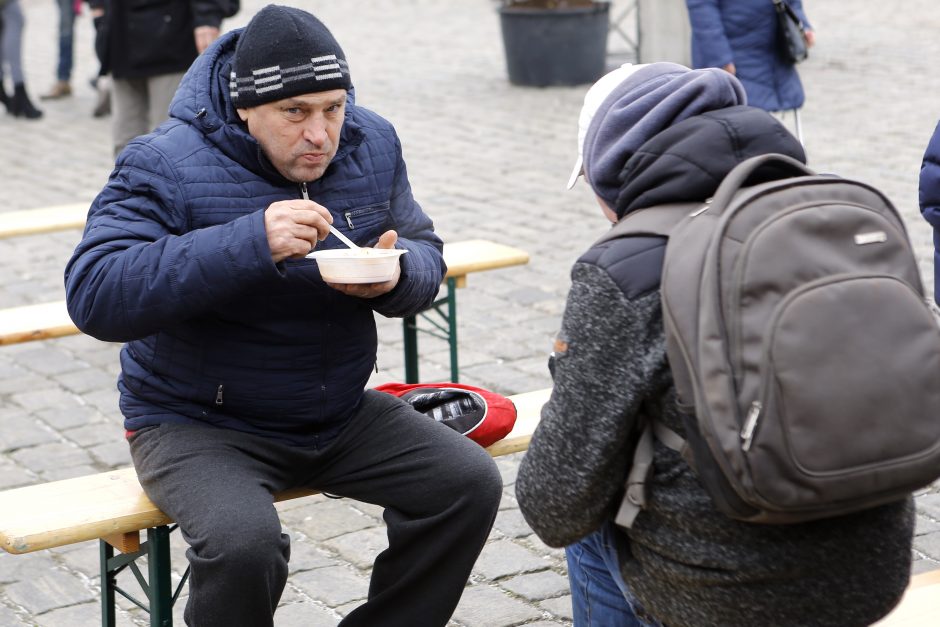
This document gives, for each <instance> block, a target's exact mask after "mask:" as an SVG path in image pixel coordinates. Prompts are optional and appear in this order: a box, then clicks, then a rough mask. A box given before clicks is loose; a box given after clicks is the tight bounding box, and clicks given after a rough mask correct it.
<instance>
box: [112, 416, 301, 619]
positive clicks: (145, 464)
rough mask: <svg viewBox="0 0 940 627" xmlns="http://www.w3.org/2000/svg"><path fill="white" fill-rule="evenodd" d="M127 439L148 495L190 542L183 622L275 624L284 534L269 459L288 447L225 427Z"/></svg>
mask: <svg viewBox="0 0 940 627" xmlns="http://www.w3.org/2000/svg"><path fill="white" fill-rule="evenodd" d="M130 444H131V455H132V457H133V459H134V465H135V466H136V468H137V473H138V476H139V478H140V483H141V485H142V486H143V488H144V490H145V491H146V493H147V496H149V497H150V499H151V500H152V501H153V502H154V503H155V504H156V505H157V506H158V507H160V509H162V510H163V511H164V512H165V513H166V514H167V515H169V516H171V517H172V518H173V519H174V520H176V521H177V522H178V523H179V526H180V531H181V532H182V534H183V538H184V539H185V540H186V542H187V543H189V545H190V548H189V549H188V550H187V552H186V556H187V558H188V559H189V562H190V565H191V568H192V570H191V571H190V583H189V585H190V593H189V600H188V602H187V604H186V610H185V614H184V616H185V620H186V623H187V624H188V625H195V626H197V627H210V626H216V625H217V626H219V627H223V626H224V627H232V626H233V625H251V626H252V627H264V626H265V625H273V624H274V622H273V615H274V610H275V608H276V607H277V604H278V601H279V600H280V597H281V592H282V591H283V590H284V586H285V584H286V582H287V561H288V559H289V557H290V538H289V537H288V536H287V535H286V534H284V533H282V532H281V523H280V520H279V519H278V516H277V511H276V510H275V509H274V505H273V503H272V497H271V493H272V491H273V490H279V489H281V487H280V486H279V485H278V484H277V481H278V480H277V479H276V475H277V472H276V470H275V466H274V465H271V464H269V463H268V461H269V460H268V458H274V457H275V456H276V455H278V454H279V451H280V450H281V449H285V448H287V447H286V446H284V445H280V444H278V443H276V442H273V441H269V440H266V439H265V438H261V437H258V436H251V435H247V434H244V433H239V432H237V431H232V430H229V429H217V428H213V427H202V426H191V425H174V424H164V425H161V426H159V427H151V428H145V429H142V430H141V431H139V432H137V433H136V434H134V435H133V436H131V439H130ZM269 444H270V447H269V446H268V445H269Z"/></svg>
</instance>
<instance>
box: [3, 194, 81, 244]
mask: <svg viewBox="0 0 940 627" xmlns="http://www.w3.org/2000/svg"><path fill="white" fill-rule="evenodd" d="M90 206H91V203H90V202H79V203H71V204H68V205H56V206H54V207H42V208H38V209H23V210H21V211H5V212H2V213H0V238H4V237H15V236H18V235H37V234H39V233H50V232H52V231H66V230H68V229H81V228H84V227H85V220H86V219H87V217H88V208H89V207H90Z"/></svg>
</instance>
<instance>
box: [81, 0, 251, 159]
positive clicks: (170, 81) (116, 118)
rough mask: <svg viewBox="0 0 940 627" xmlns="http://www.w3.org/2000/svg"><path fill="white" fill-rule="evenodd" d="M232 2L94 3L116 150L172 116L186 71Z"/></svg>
mask: <svg viewBox="0 0 940 627" xmlns="http://www.w3.org/2000/svg"><path fill="white" fill-rule="evenodd" d="M232 7H233V3H232V1H231V0H200V1H199V2H189V1H188V0H155V1H154V2H149V3H128V2H111V1H109V0H105V1H104V2H103V4H97V3H96V4H95V5H93V8H98V9H101V21H100V22H99V25H98V27H97V29H98V30H97V35H96V51H97V53H98V56H99V58H106V59H107V60H108V65H107V69H108V70H110V75H111V109H112V113H113V120H112V123H111V140H112V148H113V150H114V155H115V156H117V155H118V154H119V153H120V152H121V150H123V149H124V146H126V145H127V143H128V142H129V141H130V140H132V139H134V138H135V137H137V136H139V135H145V134H146V133H149V132H150V131H151V130H152V129H154V128H155V127H156V126H158V125H159V124H160V123H161V122H163V121H164V120H166V119H167V115H168V113H167V112H168V110H169V107H170V101H171V100H172V99H173V95H174V94H175V93H176V88H177V87H179V84H180V81H181V80H182V78H183V74H185V72H186V70H187V69H188V68H189V66H190V65H191V64H192V62H193V61H194V60H195V59H196V57H197V56H198V55H199V54H200V53H202V51H203V50H205V49H206V48H207V47H209V44H211V43H212V42H213V41H215V40H216V38H218V36H219V34H220V32H221V31H220V26H221V24H222V20H223V18H224V17H226V16H231V15H232V14H233V10H232ZM236 10H237V9H236Z"/></svg>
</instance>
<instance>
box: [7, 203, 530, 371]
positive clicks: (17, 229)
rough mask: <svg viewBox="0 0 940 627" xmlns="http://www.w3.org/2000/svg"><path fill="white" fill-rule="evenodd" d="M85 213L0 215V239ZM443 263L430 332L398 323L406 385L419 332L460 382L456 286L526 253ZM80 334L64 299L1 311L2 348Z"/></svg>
mask: <svg viewBox="0 0 940 627" xmlns="http://www.w3.org/2000/svg"><path fill="white" fill-rule="evenodd" d="M87 211H88V205H87V204H83V203H79V204H70V205H59V206H55V207H46V208H41V209H29V210H25V211H9V212H6V213H0V238H3V237H14V236H21V235H35V234H39V233H48V232H52V231H61V230H67V229H73V228H82V227H83V226H84V225H85V216H86V213H87ZM444 261H445V262H446V263H447V275H446V277H445V280H444V283H445V285H446V288H447V289H446V294H445V295H444V296H443V297H441V298H439V299H437V300H436V301H434V303H433V304H432V305H431V307H430V308H429V309H428V310H426V311H425V312H424V313H422V314H419V316H420V317H421V318H422V319H424V320H426V321H427V322H428V323H429V324H430V325H431V327H432V328H420V327H419V326H418V322H417V316H410V317H407V318H405V319H404V320H403V321H402V333H403V340H404V354H405V357H404V363H405V381H406V382H407V383H417V382H418V380H419V375H418V332H419V331H421V332H424V333H428V334H430V335H433V336H435V337H438V338H441V339H443V340H445V341H446V342H448V346H449V349H450V379H451V381H454V382H457V381H458V380H459V376H460V372H459V370H460V369H459V358H458V349H457V288H461V287H464V286H466V284H467V275H469V274H471V273H474V272H483V271H486V270H498V269H500V268H508V267H510V266H516V265H522V264H526V263H528V262H529V255H528V253H526V252H525V251H523V250H520V249H518V248H513V247H512V246H506V245H504V244H498V243H496V242H491V241H489V240H483V239H475V240H468V241H463V242H453V243H447V244H445V245H444ZM432 315H434V316H436V318H435V317H432ZM78 332H79V331H78V328H77V327H76V326H75V324H74V323H73V322H72V320H71V318H69V315H68V312H67V311H66V309H65V301H61V300H60V301H55V302H50V303H42V304H39V305H26V306H22V307H12V308H9V309H2V310H0V345H3V344H16V343H19V342H30V341H33V340H43V339H49V338H55V337H62V336H64V335H75V334H77V333H78Z"/></svg>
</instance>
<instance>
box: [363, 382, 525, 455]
mask: <svg viewBox="0 0 940 627" xmlns="http://www.w3.org/2000/svg"><path fill="white" fill-rule="evenodd" d="M375 389H376V390H378V391H379V392H387V393H388V394H392V395H393V396H397V397H399V398H401V399H402V400H404V401H406V402H408V403H409V404H411V406H412V407H414V408H415V409H416V410H417V411H419V412H421V413H422V414H425V415H427V416H430V417H431V418H433V419H434V420H436V421H437V422H440V423H443V424H445V425H447V426H448V427H450V428H451V429H453V430H455V431H457V432H458V433H462V434H464V435H465V436H467V437H468V438H470V439H471V440H473V441H474V442H476V443H477V444H479V445H480V446H484V447H486V446H490V445H491V444H493V443H495V442H498V441H499V440H502V439H503V438H504V437H506V435H507V434H509V432H510V431H512V427H513V425H514V424H515V423H516V406H515V405H513V404H512V401H511V400H509V399H508V398H506V397H505V396H502V395H501V394H497V393H496V392H491V391H489V390H484V389H483V388H478V387H474V386H471V385H462V384H460V383H450V382H446V383H386V384H383V385H379V386H377V387H376V388H375Z"/></svg>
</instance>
